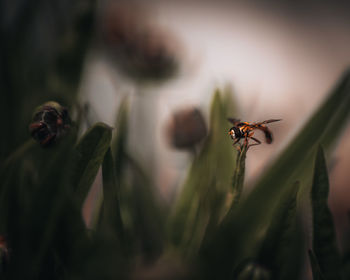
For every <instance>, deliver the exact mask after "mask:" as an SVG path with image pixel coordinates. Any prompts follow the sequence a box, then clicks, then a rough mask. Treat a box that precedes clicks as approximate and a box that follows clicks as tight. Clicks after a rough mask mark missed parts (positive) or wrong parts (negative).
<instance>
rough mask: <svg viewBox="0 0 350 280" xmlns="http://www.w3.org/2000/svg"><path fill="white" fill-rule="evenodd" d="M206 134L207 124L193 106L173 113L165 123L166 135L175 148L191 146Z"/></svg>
mask: <svg viewBox="0 0 350 280" xmlns="http://www.w3.org/2000/svg"><path fill="white" fill-rule="evenodd" d="M206 135H207V126H206V123H205V120H204V118H203V115H202V113H201V112H200V111H199V110H198V109H195V108H187V109H182V110H179V111H177V112H175V113H174V115H173V117H172V119H171V121H170V122H169V123H168V125H167V136H168V139H169V142H170V143H171V145H172V146H173V147H175V148H177V149H189V148H193V147H194V146H195V145H196V144H198V143H199V142H200V141H201V140H202V139H204V137H205V136H206Z"/></svg>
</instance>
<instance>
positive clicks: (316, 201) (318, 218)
mask: <svg viewBox="0 0 350 280" xmlns="http://www.w3.org/2000/svg"><path fill="white" fill-rule="evenodd" d="M327 174H328V172H327V166H326V161H325V158H324V155H323V149H322V148H321V147H319V148H318V150H317V156H316V160H315V171H314V177H313V184H312V191H311V202H312V214H313V216H312V217H313V219H312V221H313V240H312V248H313V252H314V254H315V256H316V258H317V261H318V264H319V267H320V270H321V272H322V274H323V275H324V278H325V279H327V280H328V279H329V280H333V279H334V280H336V279H341V278H340V268H341V262H340V255H339V252H338V249H337V245H336V233H335V229H334V223H333V218H332V214H331V212H330V210H329V208H328V204H327V200H328V193H329V182H328V175H327Z"/></svg>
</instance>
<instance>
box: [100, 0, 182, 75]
mask: <svg viewBox="0 0 350 280" xmlns="http://www.w3.org/2000/svg"><path fill="white" fill-rule="evenodd" d="M102 21H103V22H102V36H103V41H104V43H105V45H106V47H107V50H108V53H109V54H111V55H112V56H113V57H115V58H116V63H117V66H118V67H119V68H120V69H121V70H122V71H123V72H124V73H125V74H126V75H128V76H129V77H132V78H135V79H140V80H163V79H166V78H170V77H172V76H173V75H174V74H175V73H176V71H177V68H178V59H177V55H178V43H177V42H175V40H174V36H172V35H171V34H170V33H169V31H165V30H162V29H160V28H159V27H158V26H157V25H155V24H151V21H150V19H149V17H147V15H146V12H145V9H144V7H140V6H133V5H127V4H111V5H109V6H107V9H106V12H105V13H104V16H103V19H102Z"/></svg>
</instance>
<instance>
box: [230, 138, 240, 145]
mask: <svg viewBox="0 0 350 280" xmlns="http://www.w3.org/2000/svg"><path fill="white" fill-rule="evenodd" d="M239 140H241V138H237V139H236V140H235V142H233V144H232V146H234V145H236V144H237V143H238V142H239Z"/></svg>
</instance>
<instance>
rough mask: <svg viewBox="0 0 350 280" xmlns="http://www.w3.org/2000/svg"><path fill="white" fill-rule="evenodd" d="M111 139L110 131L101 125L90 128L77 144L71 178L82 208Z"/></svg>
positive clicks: (107, 127)
mask: <svg viewBox="0 0 350 280" xmlns="http://www.w3.org/2000/svg"><path fill="white" fill-rule="evenodd" d="M111 138H112V129H111V128H110V127H109V126H107V125H106V124H103V123H97V124H95V125H94V126H93V127H91V128H90V129H89V130H88V131H87V132H86V133H85V134H84V136H83V137H82V138H81V140H80V141H79V142H78V144H77V147H76V149H77V152H78V158H77V159H76V165H75V170H74V171H75V172H74V174H73V178H72V185H73V190H74V192H75V194H76V199H77V202H78V205H80V206H82V204H83V202H84V200H85V198H86V196H87V194H88V192H89V190H90V187H91V185H92V183H93V181H94V179H95V177H96V175H97V172H98V169H99V167H100V166H101V164H102V161H103V158H104V156H105V154H106V152H107V150H108V148H109V145H110V142H111Z"/></svg>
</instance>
